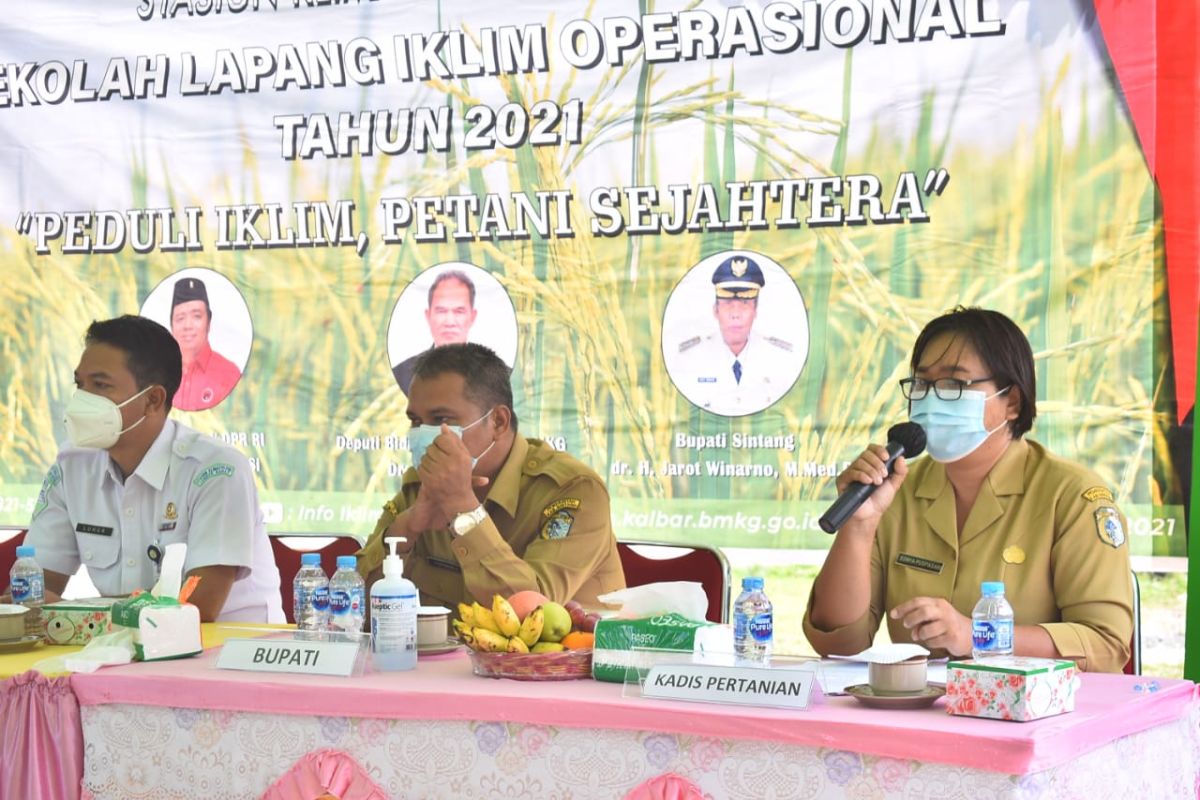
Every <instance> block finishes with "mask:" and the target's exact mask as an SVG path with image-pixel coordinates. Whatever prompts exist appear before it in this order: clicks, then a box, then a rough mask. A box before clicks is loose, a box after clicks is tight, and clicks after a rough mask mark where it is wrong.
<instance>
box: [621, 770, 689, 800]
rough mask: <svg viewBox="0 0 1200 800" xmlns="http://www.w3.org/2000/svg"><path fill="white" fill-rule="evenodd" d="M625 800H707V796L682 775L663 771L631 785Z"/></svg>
mask: <svg viewBox="0 0 1200 800" xmlns="http://www.w3.org/2000/svg"><path fill="white" fill-rule="evenodd" d="M625 800H709V797H708V795H706V794H704V793H703V792H701V791H700V787H698V786H697V785H696V784H694V783H692V782H691V781H689V780H688V779H687V778H685V777H683V776H682V775H676V774H675V773H674V772H664V773H663V774H662V775H656V776H654V777H653V778H650V779H649V780H646V781H643V782H641V783H639V784H638V785H637V786H635V787H633V790H632V791H630V792H629V794H627V795H625Z"/></svg>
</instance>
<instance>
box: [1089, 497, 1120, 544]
mask: <svg viewBox="0 0 1200 800" xmlns="http://www.w3.org/2000/svg"><path fill="white" fill-rule="evenodd" d="M1095 516H1096V535H1097V536H1099V537H1100V541H1102V542H1104V543H1105V544H1106V545H1108V546H1109V547H1120V546H1121V545H1123V544H1125V526H1124V525H1122V524H1121V515H1120V514H1118V513H1117V510H1116V509H1115V508H1113V507H1111V506H1104V507H1103V508H1097V509H1096V514H1095Z"/></svg>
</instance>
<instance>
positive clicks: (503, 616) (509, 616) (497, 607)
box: [492, 595, 521, 637]
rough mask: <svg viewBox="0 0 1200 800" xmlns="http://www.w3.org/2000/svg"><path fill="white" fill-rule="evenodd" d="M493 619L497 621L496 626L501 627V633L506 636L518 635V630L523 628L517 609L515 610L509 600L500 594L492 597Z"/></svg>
mask: <svg viewBox="0 0 1200 800" xmlns="http://www.w3.org/2000/svg"><path fill="white" fill-rule="evenodd" d="M492 619H494V620H495V621H496V627H497V628H499V629H500V633H502V634H503V635H505V636H508V637H512V636H516V635H517V631H519V630H520V629H521V618H520V617H518V616H517V612H516V611H513V607H512V606H511V605H509V603H508V601H507V600H505V599H504V598H503V597H501V596H500V595H496V596H495V597H493V598H492Z"/></svg>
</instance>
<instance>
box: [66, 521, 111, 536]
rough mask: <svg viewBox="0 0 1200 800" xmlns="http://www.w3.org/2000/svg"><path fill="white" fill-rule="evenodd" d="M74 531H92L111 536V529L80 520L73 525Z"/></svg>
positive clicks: (96, 533)
mask: <svg viewBox="0 0 1200 800" xmlns="http://www.w3.org/2000/svg"><path fill="white" fill-rule="evenodd" d="M75 532H76V533H94V534H95V535H97V536H112V535H113V529H112V528H106V527H105V526H103V525H89V524H87V523H86V522H80V523H77V524H76V525H75Z"/></svg>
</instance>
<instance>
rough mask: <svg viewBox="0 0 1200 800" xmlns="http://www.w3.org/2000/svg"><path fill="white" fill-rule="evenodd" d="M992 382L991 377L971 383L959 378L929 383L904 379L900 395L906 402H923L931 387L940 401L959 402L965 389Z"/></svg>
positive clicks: (971, 381) (919, 379)
mask: <svg viewBox="0 0 1200 800" xmlns="http://www.w3.org/2000/svg"><path fill="white" fill-rule="evenodd" d="M990 380H993V378H992V376H990V375H989V376H988V377H986V378H975V379H973V380H969V381H964V380H960V379H958V378H938V379H937V380H936V381H927V380H925V379H924V378H902V379H901V380H900V393H901V394H902V395H904V399H905V400H923V399H924V398H925V396H926V395H927V394H929V387H930V386H932V387H933V393H934V394H936V395H937V396H938V398H939V399H942V400H957V399H958V398H960V397H962V393H963V389H965V388H967V387H968V386H974V385H975V384H977V383H987V382H988V381H990Z"/></svg>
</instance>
